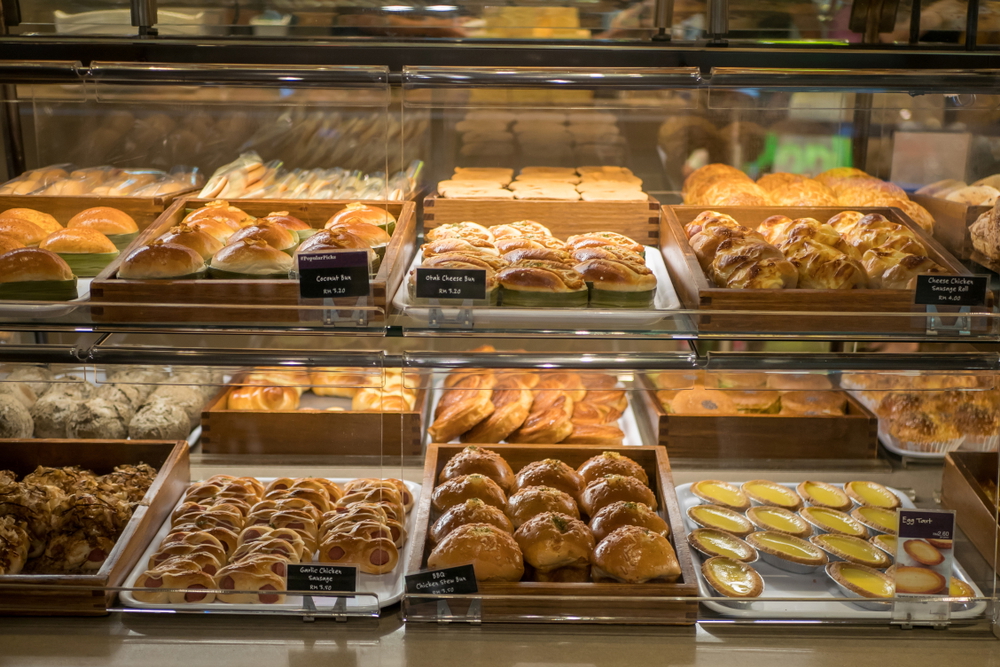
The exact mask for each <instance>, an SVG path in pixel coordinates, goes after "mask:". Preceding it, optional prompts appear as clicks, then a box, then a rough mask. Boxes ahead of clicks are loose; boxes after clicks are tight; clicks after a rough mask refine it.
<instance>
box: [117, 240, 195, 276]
mask: <svg viewBox="0 0 1000 667" xmlns="http://www.w3.org/2000/svg"><path fill="white" fill-rule="evenodd" d="M204 268H205V260H203V259H202V258H201V255H199V254H198V253H196V252H195V251H194V250H192V249H191V248H188V247H187V246H182V245H176V244H173V243H163V242H161V241H153V242H152V243H150V244H149V245H146V246H142V247H141V248H137V249H136V250H133V251H132V252H131V253H129V255H128V256H127V257H126V258H125V259H124V261H122V264H121V266H120V267H118V277H119V278H122V279H124V280H147V279H156V278H177V277H179V276H188V275H191V274H192V273H197V272H198V271H201V270H202V269H204Z"/></svg>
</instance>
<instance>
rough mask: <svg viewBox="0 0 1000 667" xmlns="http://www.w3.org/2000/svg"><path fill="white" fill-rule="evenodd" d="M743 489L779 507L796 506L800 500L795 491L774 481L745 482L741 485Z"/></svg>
mask: <svg viewBox="0 0 1000 667" xmlns="http://www.w3.org/2000/svg"><path fill="white" fill-rule="evenodd" d="M743 490H744V491H746V492H747V493H749V494H751V495H753V496H755V497H756V498H758V499H759V500H761V501H763V502H766V503H768V504H770V505H778V506H779V507H796V506H798V504H799V502H801V501H800V499H799V495H798V494H797V493H795V492H794V491H792V490H791V489H788V488H786V487H784V486H780V485H778V484H775V483H774V482H764V481H762V482H747V483H746V484H744V485H743Z"/></svg>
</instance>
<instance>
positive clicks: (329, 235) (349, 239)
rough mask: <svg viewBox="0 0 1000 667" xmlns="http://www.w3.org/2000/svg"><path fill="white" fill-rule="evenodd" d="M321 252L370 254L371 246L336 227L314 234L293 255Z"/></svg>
mask: <svg viewBox="0 0 1000 667" xmlns="http://www.w3.org/2000/svg"><path fill="white" fill-rule="evenodd" d="M323 250H368V251H369V252H371V246H370V245H368V242H367V241H365V240H364V239H363V238H361V237H358V236H355V235H354V234H351V233H350V232H349V231H347V230H346V229H344V228H342V227H338V228H336V229H321V230H320V231H318V232H316V233H315V234H313V235H312V236H310V237H309V238H307V239H306V240H305V241H303V242H302V245H300V246H299V247H298V249H297V250H296V251H295V253H296V254H298V253H300V252H316V251H323Z"/></svg>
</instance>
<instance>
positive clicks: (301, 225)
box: [257, 211, 312, 232]
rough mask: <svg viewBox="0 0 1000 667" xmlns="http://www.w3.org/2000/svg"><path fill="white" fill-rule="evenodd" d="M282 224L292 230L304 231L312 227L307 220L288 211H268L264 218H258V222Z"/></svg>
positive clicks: (259, 223) (260, 223)
mask: <svg viewBox="0 0 1000 667" xmlns="http://www.w3.org/2000/svg"><path fill="white" fill-rule="evenodd" d="M264 223H267V224H269V225H281V226H282V227H284V228H285V229H287V230H288V231H290V232H304V231H307V230H310V229H312V227H311V226H310V225H309V223H307V222H303V221H301V220H299V219H298V218H296V217H295V216H294V215H289V214H288V211H276V212H274V213H268V214H267V215H265V216H264V217H263V218H258V219H257V224H258V225H262V224H264Z"/></svg>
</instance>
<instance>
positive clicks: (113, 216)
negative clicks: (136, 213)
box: [66, 206, 139, 236]
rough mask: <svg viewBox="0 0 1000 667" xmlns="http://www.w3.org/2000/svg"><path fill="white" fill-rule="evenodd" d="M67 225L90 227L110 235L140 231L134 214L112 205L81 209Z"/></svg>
mask: <svg viewBox="0 0 1000 667" xmlns="http://www.w3.org/2000/svg"><path fill="white" fill-rule="evenodd" d="M66 227H68V228H70V229H72V228H73V227H89V228H90V229H96V230H97V231H99V232H101V233H102V234H107V235H108V236H114V235H118V234H134V233H136V232H137V231H139V226H138V225H137V224H135V220H133V219H132V216H130V215H129V214H128V213H125V212H123V211H119V210H118V209H116V208H111V207H110V206H95V207H94V208H88V209H87V210H86V211H80V212H79V213H77V214H76V215H74V216H73V217H72V218H70V219H69V222H67V223H66Z"/></svg>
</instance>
